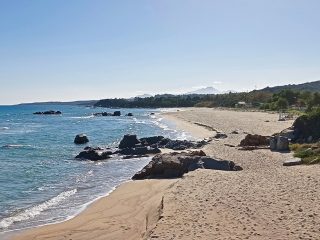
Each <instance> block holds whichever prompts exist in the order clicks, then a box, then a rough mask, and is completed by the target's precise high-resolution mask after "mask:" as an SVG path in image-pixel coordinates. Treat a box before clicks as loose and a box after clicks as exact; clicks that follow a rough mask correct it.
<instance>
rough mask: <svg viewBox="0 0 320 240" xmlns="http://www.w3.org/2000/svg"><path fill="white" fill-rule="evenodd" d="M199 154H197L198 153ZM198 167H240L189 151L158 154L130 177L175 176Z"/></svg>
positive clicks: (224, 168)
mask: <svg viewBox="0 0 320 240" xmlns="http://www.w3.org/2000/svg"><path fill="white" fill-rule="evenodd" d="M198 154H199V155H198ZM198 168H205V169H216V170H223V171H235V170H241V169H242V168H241V167H239V166H236V165H235V164H234V162H232V161H226V160H217V159H213V158H211V157H208V156H204V153H203V152H202V151H199V152H191V153H167V154H158V155H156V156H154V157H153V158H152V160H151V161H150V162H149V164H148V165H147V166H145V167H144V168H143V169H142V170H141V171H139V172H137V173H136V174H135V175H134V176H133V177H132V179H134V180H139V179H147V178H176V177H181V176H182V175H183V174H184V173H187V172H189V171H193V170H195V169H198Z"/></svg>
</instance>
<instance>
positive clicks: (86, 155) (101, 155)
mask: <svg viewBox="0 0 320 240" xmlns="http://www.w3.org/2000/svg"><path fill="white" fill-rule="evenodd" d="M112 154H113V152H112V151H109V150H97V149H94V148H87V150H84V151H82V152H80V153H79V154H78V155H77V156H76V158H78V159H85V160H91V161H98V160H105V159H108V158H110V157H111V156H110V155H112Z"/></svg>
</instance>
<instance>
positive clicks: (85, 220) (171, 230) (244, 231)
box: [12, 108, 320, 240]
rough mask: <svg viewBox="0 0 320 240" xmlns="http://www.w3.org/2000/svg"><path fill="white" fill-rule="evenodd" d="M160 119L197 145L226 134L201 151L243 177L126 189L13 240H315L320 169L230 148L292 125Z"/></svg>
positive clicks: (210, 114)
mask: <svg viewBox="0 0 320 240" xmlns="http://www.w3.org/2000/svg"><path fill="white" fill-rule="evenodd" d="M164 116H165V117H166V118H168V119H170V120H172V121H175V122H176V125H177V127H178V128H181V129H184V130H185V131H188V132H190V133H193V134H194V135H195V136H196V137H203V138H205V137H209V136H213V135H214V134H215V132H214V131H213V130H217V131H221V132H223V133H226V134H227V135H228V137H227V138H225V139H219V140H216V141H212V143H210V144H209V145H207V146H206V147H205V148H204V149H203V150H204V151H205V152H206V153H207V155H210V156H213V157H217V158H221V159H226V160H232V161H234V162H236V163H237V164H239V165H240V166H242V167H243V169H244V170H243V171H239V172H224V171H214V170H196V171H194V172H190V173H188V174H186V175H185V176H184V177H183V178H181V179H176V180H143V181H133V182H128V183H125V184H123V185H121V186H120V187H119V188H117V189H116V190H115V191H114V192H113V193H111V194H110V195H109V196H107V197H104V198H102V199H100V200H98V201H97V202H95V203H93V204H92V205H90V206H89V207H88V208H87V209H86V210H85V211H83V212H82V213H81V214H80V215H78V216H76V217H75V218H73V219H71V220H69V221H66V222H63V223H59V224H54V225H48V226H44V227H39V228H35V229H30V230H27V231H24V232H21V233H19V234H17V235H15V236H13V237H12V239H19V240H31V239H37V240H40V239H59V240H60V239H70V240H71V239H73V240H76V239H166V240H167V239H279V240H280V239H281V240H283V239H290V240H291V239H320V227H319V226H320V205H319V204H318V203H319V201H320V189H319V184H320V179H319V172H320V166H319V165H313V166H296V167H283V166H282V163H283V161H284V160H286V159H289V158H291V157H292V155H291V153H277V152H271V151H270V150H253V151H242V150H238V149H237V148H236V147H232V145H238V144H239V143H240V141H241V140H242V139H243V138H244V136H246V134H247V133H255V134H261V135H271V134H273V133H276V132H279V131H281V130H283V129H285V128H287V127H289V126H291V125H292V121H285V122H279V121H278V115H277V114H269V113H261V112H235V111H229V110H218V109H206V108H203V109H197V108H192V109H186V110H183V111H179V112H174V113H166V114H164ZM195 123H196V124H195ZM199 125H202V126H199ZM204 125H205V126H207V127H204ZM234 130H237V131H238V134H233V133H232V132H233V131H234Z"/></svg>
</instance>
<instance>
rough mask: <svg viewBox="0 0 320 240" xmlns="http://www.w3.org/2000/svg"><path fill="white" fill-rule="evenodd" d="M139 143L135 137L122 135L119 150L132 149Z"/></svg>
mask: <svg viewBox="0 0 320 240" xmlns="http://www.w3.org/2000/svg"><path fill="white" fill-rule="evenodd" d="M138 143H140V141H139V140H138V138H137V135H130V134H127V135H124V136H123V138H122V140H121V141H120V144H119V148H120V149H121V148H133V147H135V145H136V144H138Z"/></svg>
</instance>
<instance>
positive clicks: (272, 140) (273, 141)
mask: <svg viewBox="0 0 320 240" xmlns="http://www.w3.org/2000/svg"><path fill="white" fill-rule="evenodd" d="M270 150H271V151H276V150H277V137H275V136H272V137H271V138H270Z"/></svg>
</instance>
